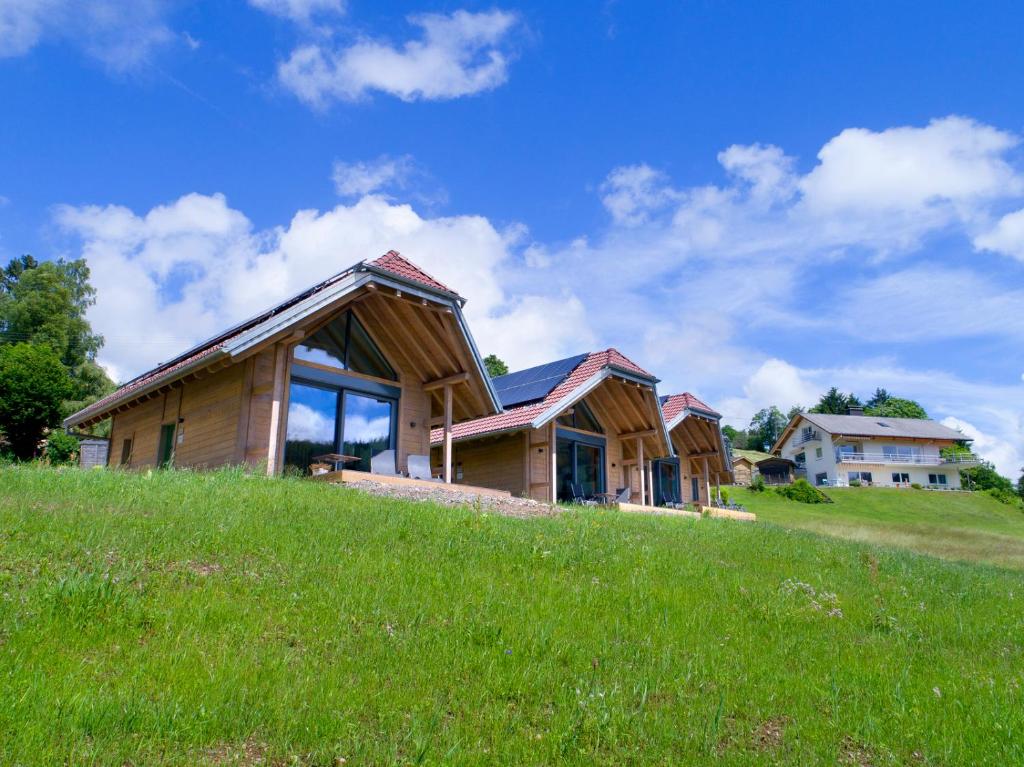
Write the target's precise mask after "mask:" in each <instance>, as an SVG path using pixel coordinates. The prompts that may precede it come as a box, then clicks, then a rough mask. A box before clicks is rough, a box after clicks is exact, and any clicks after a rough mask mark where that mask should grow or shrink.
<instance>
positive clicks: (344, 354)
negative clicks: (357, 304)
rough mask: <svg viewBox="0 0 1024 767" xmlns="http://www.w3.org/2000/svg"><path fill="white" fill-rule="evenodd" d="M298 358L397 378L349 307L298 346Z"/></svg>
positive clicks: (384, 377)
mask: <svg viewBox="0 0 1024 767" xmlns="http://www.w3.org/2000/svg"><path fill="white" fill-rule="evenodd" d="M295 359H297V360H299V361H300V362H312V363H313V364H316V365H326V366H328V367H333V368H341V369H342V370H351V371H352V372H354V373H363V374H365V375H370V376H374V377H376V378H383V379H385V380H388V381H397V380H398V376H397V375H396V374H395V370H394V368H392V367H391V365H390V364H389V363H388V361H387V359H385V357H384V355H383V354H382V353H381V351H380V349H379V348H377V345H376V344H375V343H374V342H373V339H372V338H370V335H369V333H367V332H366V328H364V327H363V323H361V322H360V321H359V318H358V317H356V315H355V313H354V312H353V311H352V310H351V309H349V310H348V311H346V312H345V313H344V314H342V315H340V316H338V317H335V318H334V319H333V320H331V321H330V322H328V323H327V324H326V325H324V326H323V327H322V328H320V329H319V330H318V331H316V332H315V333H314V334H313V335H311V336H310V337H309V338H307V339H305V340H304V341H303V342H302V343H300V344H299V345H298V346H296V347H295Z"/></svg>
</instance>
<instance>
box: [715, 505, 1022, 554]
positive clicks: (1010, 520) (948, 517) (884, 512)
mask: <svg viewBox="0 0 1024 767" xmlns="http://www.w3.org/2000/svg"><path fill="white" fill-rule="evenodd" d="M825 492H826V494H827V495H828V496H829V497H830V498H832V500H833V501H834V502H833V503H829V504H816V505H809V504H805V503H794V502H792V501H788V500H786V499H785V498H781V497H779V496H777V495H775V494H774V493H771V492H765V493H755V492H752V491H750V490H748V489H744V488H729V493H730V497H731V498H733V499H735V500H736V501H738V502H739V503H741V504H743V505H744V506H746V508H747V509H748V510H749V511H753V512H755V513H756V514H757V515H758V519H759V520H761V521H766V522H774V523H776V524H779V525H785V526H786V527H797V528H801V529H803V530H812V531H814V532H817V533H824V534H827V535H836V536H839V537H840V538H848V539H851V540H855V541H864V542H867V543H877V544H881V545H886V546H899V547H901V548H906V549H911V550H913V551H918V552H921V553H924V554H931V555H933V556H937V557H944V558H946V559H954V560H960V561H969V562H987V563H990V564H996V565H1000V566H1003V567H1012V568H1016V569H1021V570H1024V512H1022V511H1021V510H1020V508H1018V507H1013V506H1008V505H1006V504H1004V503H1000V502H999V501H997V500H995V499H994V498H992V497H990V496H988V495H986V494H984V493H955V492H938V491H931V490H913V489H906V490H900V489H895V488H881V487H860V488H856V487H851V488H828V489H827V490H826V491H825Z"/></svg>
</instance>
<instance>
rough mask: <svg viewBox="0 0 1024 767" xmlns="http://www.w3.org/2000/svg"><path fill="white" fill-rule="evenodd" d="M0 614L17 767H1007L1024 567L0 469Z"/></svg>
mask: <svg viewBox="0 0 1024 767" xmlns="http://www.w3.org/2000/svg"><path fill="white" fill-rule="evenodd" d="M0 597H2V598H0V755H2V759H3V761H4V763H7V764H26V765H36V764H40V765H43V764H47V765H48V764H59V763H67V764H99V765H122V764H136V765H142V764H145V765H150V764H174V765H192V764H264V763H265V764H310V765H312V764H316V765H338V764H342V763H345V764H348V765H355V764H359V765H362V764H470V765H481V764H503V765H504V764H527V765H546V764H579V765H590V764H594V763H601V764H616V765H619V764H637V763H644V764H664V765H670V764H671V765H679V764H705V763H707V762H709V761H714V762H715V763H717V764H743V765H748V764H749V765H774V764H780V763H781V764H830V765H833V764H837V763H840V764H855V765H863V764H873V765H891V764H907V763H913V764H924V765H957V764H965V765H966V764H1021V763H1024V741H1022V739H1021V737H1020V733H1021V731H1022V727H1024V705H1022V704H1024V700H1022V685H1024V671H1022V669H1024V657H1022V655H1024V653H1022V644H1024V611H1022V609H1021V600H1022V599H1024V576H1022V575H1021V574H1020V573H1016V572H1012V571H1005V570H998V569H994V568H988V567H983V566H968V565H959V564H954V563H947V562H943V561H941V560H938V559H933V558H926V557H918V556H915V555H913V554H905V553H899V552H894V551H892V550H882V549H876V548H872V547H869V546H865V545H861V544H854V543H849V542H846V541H841V540H837V539H828V538H821V537H818V536H814V535H812V534H809V533H804V532H799V531H790V530H786V529H783V528H780V527H775V526H770V525H749V524H740V523H734V522H728V521H720V520H710V519H705V520H699V521H692V520H685V519H678V518H656V517H646V516H630V515H622V514H619V513H614V512H595V511H581V512H578V513H568V514H565V515H561V516H559V517H557V518H543V519H532V520H517V519H509V518H503V517H494V516H485V515H481V514H477V513H475V512H474V511H473V510H471V509H443V508H439V507H433V506H429V505H415V504H411V503H398V502H392V501H389V500H385V499H377V498H372V497H367V496H364V495H360V494H357V493H355V492H351V491H346V490H343V489H340V488H337V487H331V486H327V485H322V484H317V483H311V482H304V481H301V480H275V481H271V480H266V479H260V478H248V477H244V476H241V475H236V474H212V475H205V476H204V475H190V474H181V473H177V474H176V473H166V474H157V475H154V476H153V477H151V478H146V477H144V476H136V475H125V474H118V473H112V472H78V471H65V472H58V471H53V470H45V469H35V468H19V469H4V470H3V471H0ZM343 760H344V761H343Z"/></svg>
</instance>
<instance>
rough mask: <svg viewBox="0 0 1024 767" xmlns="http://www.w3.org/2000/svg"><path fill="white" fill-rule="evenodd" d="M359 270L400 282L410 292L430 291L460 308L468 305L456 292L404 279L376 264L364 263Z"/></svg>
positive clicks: (407, 278)
mask: <svg viewBox="0 0 1024 767" xmlns="http://www.w3.org/2000/svg"><path fill="white" fill-rule="evenodd" d="M358 268H359V269H360V270H361V271H365V272H372V273H373V274H375V275H377V276H379V277H385V278H387V279H389V280H394V281H395V282H399V283H401V284H403V285H404V286H405V287H406V289H409V290H427V291H430V292H431V293H433V294H435V295H438V296H444V297H445V298H449V299H451V300H453V301H456V302H457V303H458V304H459V306H465V304H466V299H465V298H463V297H462V296H460V295H459V294H458V293H456V292H455V291H454V290H441V289H440V288H435V287H431V286H430V285H427V284H426V283H424V282H420V281H419V280H414V279H411V278H409V277H404V276H403V275H401V274H398V273H397V272H393V271H391V270H390V269H385V268H383V267H380V266H375V265H374V264H371V263H365V262H364V263H363V264H362V265H361V266H360V267H358Z"/></svg>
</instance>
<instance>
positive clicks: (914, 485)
mask: <svg viewBox="0 0 1024 767" xmlns="http://www.w3.org/2000/svg"><path fill="white" fill-rule="evenodd" d="M910 486H911V487H912V488H914V490H924V486H923V485H922V484H921V483H920V482H911V483H910Z"/></svg>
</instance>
